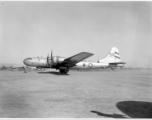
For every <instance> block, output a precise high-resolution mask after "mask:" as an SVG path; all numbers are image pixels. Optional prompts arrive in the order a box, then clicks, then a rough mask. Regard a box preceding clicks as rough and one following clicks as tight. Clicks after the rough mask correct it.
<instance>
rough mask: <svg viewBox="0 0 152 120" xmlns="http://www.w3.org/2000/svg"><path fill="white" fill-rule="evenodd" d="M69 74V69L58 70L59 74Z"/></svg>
mask: <svg viewBox="0 0 152 120" xmlns="http://www.w3.org/2000/svg"><path fill="white" fill-rule="evenodd" d="M68 72H69V69H60V73H64V74H67V73H68Z"/></svg>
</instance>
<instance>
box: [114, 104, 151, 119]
mask: <svg viewBox="0 0 152 120" xmlns="http://www.w3.org/2000/svg"><path fill="white" fill-rule="evenodd" d="M116 106H117V108H118V109H119V110H121V111H122V112H123V113H125V114H126V115H128V116H129V117H131V118H152V103H151V102H142V101H122V102H118V103H117V104H116Z"/></svg>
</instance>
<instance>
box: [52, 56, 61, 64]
mask: <svg viewBox="0 0 152 120" xmlns="http://www.w3.org/2000/svg"><path fill="white" fill-rule="evenodd" d="M62 61H64V58H62V57H59V56H54V57H53V59H52V65H57V64H60V63H61V62H62Z"/></svg>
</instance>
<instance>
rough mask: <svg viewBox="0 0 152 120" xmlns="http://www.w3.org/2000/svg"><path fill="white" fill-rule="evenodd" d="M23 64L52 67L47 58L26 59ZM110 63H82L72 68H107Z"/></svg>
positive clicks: (62, 59)
mask: <svg viewBox="0 0 152 120" xmlns="http://www.w3.org/2000/svg"><path fill="white" fill-rule="evenodd" d="M64 59H65V58H63V57H60V61H64ZM23 63H24V64H25V65H26V66H31V67H37V68H50V66H48V65H47V59H46V58H26V59H24V60H23ZM49 63H50V64H52V60H50V59H49ZM108 65H109V63H98V62H88V61H87V62H86V61H81V62H79V63H77V64H76V66H74V67H72V68H83V69H85V68H86V69H87V68H105V67H108Z"/></svg>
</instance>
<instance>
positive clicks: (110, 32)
mask: <svg viewBox="0 0 152 120" xmlns="http://www.w3.org/2000/svg"><path fill="white" fill-rule="evenodd" d="M151 46H152V2H151V1H148V2H141V1H139V2H132V1H128V2H121V1H118V2H110V1H108V2H105V1H96V2H93V1H85V2H82V1H79V2H74V1H73V2H70V1H58V2H55V1H45V2H42V1H33V2H32V1H28V2H26V1H6V2H4V1H1V2H0V63H15V64H20V65H23V59H25V58H27V57H37V56H43V57H46V56H47V55H48V53H51V50H53V55H59V56H63V57H70V56H72V55H75V54H77V53H80V52H90V53H93V54H94V55H93V56H92V57H90V58H88V60H90V61H96V60H99V59H103V58H105V57H106V56H107V55H108V53H109V51H110V49H111V48H112V47H117V48H118V49H119V52H120V56H121V60H122V61H123V62H126V67H142V68H152V63H151V61H152V47H151Z"/></svg>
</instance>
